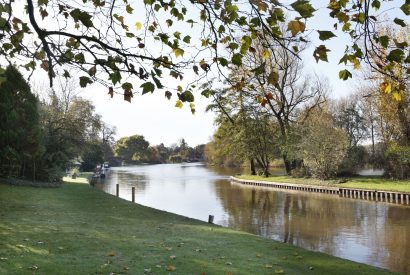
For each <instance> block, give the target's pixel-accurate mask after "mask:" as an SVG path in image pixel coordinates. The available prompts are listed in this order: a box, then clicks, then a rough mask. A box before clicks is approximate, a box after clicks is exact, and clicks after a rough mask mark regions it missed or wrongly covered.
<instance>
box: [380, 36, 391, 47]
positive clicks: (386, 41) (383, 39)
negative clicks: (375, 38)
mask: <svg viewBox="0 0 410 275" xmlns="http://www.w3.org/2000/svg"><path fill="white" fill-rule="evenodd" d="M379 42H380V45H382V47H383V48H385V49H386V48H387V46H389V37H388V36H387V35H383V36H380V37H379Z"/></svg>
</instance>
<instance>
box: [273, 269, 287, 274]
mask: <svg viewBox="0 0 410 275" xmlns="http://www.w3.org/2000/svg"><path fill="white" fill-rule="evenodd" d="M283 273H285V270H283V269H282V268H278V269H275V274H283Z"/></svg>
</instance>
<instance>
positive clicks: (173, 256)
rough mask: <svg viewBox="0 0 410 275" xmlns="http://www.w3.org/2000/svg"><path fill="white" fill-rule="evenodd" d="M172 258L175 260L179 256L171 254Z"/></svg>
mask: <svg viewBox="0 0 410 275" xmlns="http://www.w3.org/2000/svg"><path fill="white" fill-rule="evenodd" d="M169 257H170V258H171V259H172V260H175V259H176V258H177V256H175V255H171V256H169Z"/></svg>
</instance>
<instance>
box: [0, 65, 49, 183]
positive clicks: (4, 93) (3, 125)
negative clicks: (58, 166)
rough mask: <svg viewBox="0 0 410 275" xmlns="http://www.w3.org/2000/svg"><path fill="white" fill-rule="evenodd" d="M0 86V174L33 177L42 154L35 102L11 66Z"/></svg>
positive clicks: (35, 99)
mask: <svg viewBox="0 0 410 275" xmlns="http://www.w3.org/2000/svg"><path fill="white" fill-rule="evenodd" d="M4 75H5V77H6V79H7V80H6V81H5V82H3V83H2V84H1V86H0V148H1V149H0V167H1V169H0V175H1V176H14V177H29V178H30V179H35V178H36V171H35V169H36V168H35V163H36V161H37V159H38V158H39V157H40V156H41V155H42V150H43V148H42V146H41V143H40V128H39V115H38V110H37V105H38V100H37V98H36V97H35V96H34V94H32V93H31V90H30V86H29V85H28V84H27V82H26V81H25V80H24V78H23V76H22V75H21V74H20V73H19V71H18V70H17V69H16V68H15V67H14V66H8V67H7V69H6V71H5V72H4Z"/></svg>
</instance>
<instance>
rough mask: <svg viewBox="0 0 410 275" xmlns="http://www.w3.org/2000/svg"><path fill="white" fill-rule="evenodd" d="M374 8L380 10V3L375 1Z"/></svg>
mask: <svg viewBox="0 0 410 275" xmlns="http://www.w3.org/2000/svg"><path fill="white" fill-rule="evenodd" d="M372 7H373V8H374V9H375V10H376V11H377V10H378V9H380V1H379V0H373V2H372Z"/></svg>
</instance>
